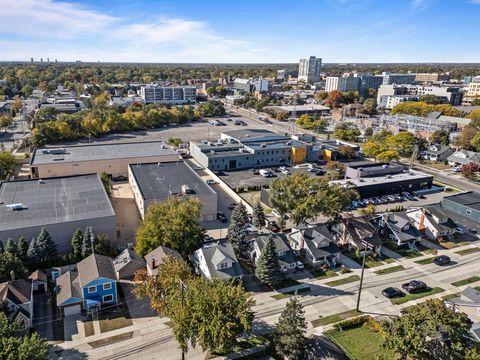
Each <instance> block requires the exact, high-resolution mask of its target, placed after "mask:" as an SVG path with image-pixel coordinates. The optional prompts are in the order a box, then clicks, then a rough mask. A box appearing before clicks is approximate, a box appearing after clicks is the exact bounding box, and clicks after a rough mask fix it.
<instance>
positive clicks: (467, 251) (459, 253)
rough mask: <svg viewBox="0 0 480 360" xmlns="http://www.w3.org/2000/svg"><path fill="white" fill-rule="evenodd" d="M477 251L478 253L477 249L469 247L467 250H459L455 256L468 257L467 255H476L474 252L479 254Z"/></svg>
mask: <svg viewBox="0 0 480 360" xmlns="http://www.w3.org/2000/svg"><path fill="white" fill-rule="evenodd" d="M479 251H480V248H479V247H471V248H468V249H463V250H460V251H456V252H455V254H458V255H468V254H473V253H476V252H479Z"/></svg>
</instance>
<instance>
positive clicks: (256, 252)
mask: <svg viewBox="0 0 480 360" xmlns="http://www.w3.org/2000/svg"><path fill="white" fill-rule="evenodd" d="M269 236H271V237H272V238H273V242H274V244H275V249H276V251H277V256H278V262H279V263H280V268H281V270H282V271H289V270H294V269H295V266H296V264H297V257H296V256H295V253H294V252H293V250H292V248H291V247H290V245H289V244H288V240H287V238H286V237H285V235H283V234H258V235H255V236H254V237H253V238H252V239H251V240H250V241H249V245H250V249H251V250H250V254H249V255H250V259H251V260H252V262H253V263H254V264H256V263H257V260H258V259H259V258H260V256H261V255H262V251H263V249H264V248H265V245H266V243H267V241H268V238H269Z"/></svg>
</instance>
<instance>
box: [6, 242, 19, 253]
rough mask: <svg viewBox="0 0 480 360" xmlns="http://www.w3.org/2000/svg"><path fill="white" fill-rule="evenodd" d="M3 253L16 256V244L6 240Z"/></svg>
mask: <svg viewBox="0 0 480 360" xmlns="http://www.w3.org/2000/svg"><path fill="white" fill-rule="evenodd" d="M5 251H6V252H8V253H10V254H12V255H17V244H15V241H13V239H12V238H8V240H7V245H5Z"/></svg>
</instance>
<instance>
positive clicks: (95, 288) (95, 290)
mask: <svg viewBox="0 0 480 360" xmlns="http://www.w3.org/2000/svg"><path fill="white" fill-rule="evenodd" d="M94 292H97V287H96V286H90V287H89V288H88V293H89V294H91V293H94Z"/></svg>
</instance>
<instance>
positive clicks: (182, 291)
mask: <svg viewBox="0 0 480 360" xmlns="http://www.w3.org/2000/svg"><path fill="white" fill-rule="evenodd" d="M179 282H180V291H181V293H182V309H183V308H184V306H185V292H186V291H187V285H186V284H185V282H184V281H183V280H182V279H180V280H179ZM182 360H185V351H183V347H182Z"/></svg>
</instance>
